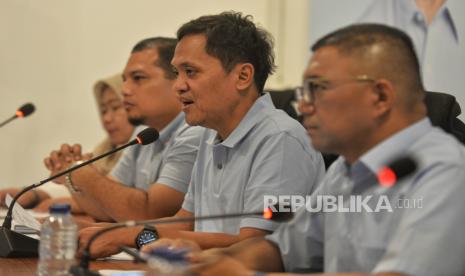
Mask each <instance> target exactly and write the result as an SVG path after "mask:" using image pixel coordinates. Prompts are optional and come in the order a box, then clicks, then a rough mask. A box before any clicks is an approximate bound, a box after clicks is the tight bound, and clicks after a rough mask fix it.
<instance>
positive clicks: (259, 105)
mask: <svg viewBox="0 0 465 276" xmlns="http://www.w3.org/2000/svg"><path fill="white" fill-rule="evenodd" d="M323 175H324V164H323V158H322V157H321V154H320V153H318V152H316V151H315V150H314V149H313V148H312V147H311V145H310V143H309V138H308V136H307V134H306V132H305V129H304V128H303V127H302V126H301V125H300V124H299V123H298V122H297V121H296V120H294V119H292V118H291V117H289V116H288V115H287V114H286V113H284V112H283V111H281V110H277V109H276V108H275V107H274V106H273V103H272V101H271V97H270V95H269V94H265V95H263V96H261V97H260V98H259V99H258V100H257V101H256V102H255V103H254V105H253V106H252V107H251V109H250V110H249V111H248V112H247V114H246V115H245V117H244V118H243V119H242V120H241V122H240V123H239V125H238V126H237V127H236V128H235V129H234V131H233V132H232V133H231V134H230V135H229V136H228V137H227V138H226V139H225V140H224V141H222V142H221V141H219V140H218V135H217V132H216V131H214V130H211V129H206V130H205V131H204V133H203V136H202V139H201V143H200V146H199V153H198V156H197V160H196V163H195V165H194V169H193V172H192V180H191V184H190V186H189V191H188V193H187V194H186V197H185V200H184V203H183V208H184V209H185V210H187V211H189V212H192V213H194V214H195V216H206V215H214V214H226V213H236V212H254V211H260V210H263V207H264V196H265V195H307V194H310V193H311V192H312V191H313V190H314V188H315V187H316V184H317V183H318V182H319V181H320V180H321V179H322V177H323ZM276 226H277V225H276V224H275V223H272V222H270V221H266V220H264V219H263V218H261V217H251V218H250V217H249V218H243V219H239V218H238V219H228V220H211V221H200V222H196V223H195V231H198V232H221V233H228V234H233V235H236V234H239V231H240V229H241V228H243V227H251V228H257V229H262V230H268V231H271V230H274V229H275V228H276Z"/></svg>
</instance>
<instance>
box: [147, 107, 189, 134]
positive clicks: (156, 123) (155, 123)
mask: <svg viewBox="0 0 465 276" xmlns="http://www.w3.org/2000/svg"><path fill="white" fill-rule="evenodd" d="M179 112H181V111H178V112H177V113H175V112H173V113H170V114H165V115H164V116H159V117H157V118H152V120H151V119H146V120H145V124H146V125H147V126H149V127H153V128H155V129H156V130H158V131H162V130H163V129H164V128H165V127H166V126H167V125H169V124H170V123H171V122H172V121H173V120H174V119H175V118H176V116H178V115H179Z"/></svg>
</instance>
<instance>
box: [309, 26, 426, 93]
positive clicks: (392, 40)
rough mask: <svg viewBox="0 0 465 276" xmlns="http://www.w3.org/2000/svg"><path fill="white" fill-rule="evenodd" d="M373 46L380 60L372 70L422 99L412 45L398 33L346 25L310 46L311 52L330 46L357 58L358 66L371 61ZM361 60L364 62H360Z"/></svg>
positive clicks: (398, 31) (420, 82)
mask: <svg viewBox="0 0 465 276" xmlns="http://www.w3.org/2000/svg"><path fill="white" fill-rule="evenodd" d="M375 45H379V46H381V47H382V49H383V51H382V52H383V53H382V55H378V56H379V58H380V59H379V60H377V61H378V64H376V67H377V68H376V70H377V71H382V72H383V73H384V74H385V75H386V77H387V76H391V77H392V78H393V79H395V80H396V81H397V82H400V81H401V82H403V83H404V84H405V88H406V89H407V90H411V92H420V93H421V96H422V97H423V94H424V88H423V84H422V80H421V73H420V64H419V62H418V57H417V55H416V53H415V49H414V45H413V43H412V40H411V39H410V37H409V36H408V35H407V34H406V33H404V32H403V31H401V30H399V29H396V28H394V27H390V26H387V25H382V24H374V23H363V24H353V25H349V26H347V27H344V28H341V29H338V30H336V31H334V32H332V33H330V34H328V35H326V36H324V37H323V38H321V39H319V40H318V41H317V42H315V44H314V45H313V46H312V51H317V50H318V49H320V48H322V47H326V46H333V47H335V48H336V49H337V50H338V51H339V52H340V53H341V54H343V55H347V56H351V57H357V58H360V62H361V63H362V62H363V61H368V59H369V58H371V57H369V56H368V54H369V53H370V49H372V47H373V46H375ZM364 56H367V57H368V58H367V59H365V60H363V57H364ZM381 61H382V62H381ZM368 62H369V61H368ZM379 63H383V64H379ZM417 95H418V93H417Z"/></svg>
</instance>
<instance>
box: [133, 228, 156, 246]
mask: <svg viewBox="0 0 465 276" xmlns="http://www.w3.org/2000/svg"><path fill="white" fill-rule="evenodd" d="M156 240H157V235H156V234H155V233H154V232H152V231H148V230H144V231H142V232H141V233H140V235H139V237H138V238H137V243H138V245H139V246H142V245H145V244H148V243H151V242H154V241H156Z"/></svg>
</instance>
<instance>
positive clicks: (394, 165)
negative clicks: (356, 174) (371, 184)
mask: <svg viewBox="0 0 465 276" xmlns="http://www.w3.org/2000/svg"><path fill="white" fill-rule="evenodd" d="M417 163H418V162H417V161H416V160H415V159H414V158H413V157H411V156H403V157H400V158H397V159H395V160H394V161H392V162H390V163H389V164H387V165H386V166H385V167H383V168H381V170H379V171H378V173H377V178H378V182H379V184H380V185H381V186H383V187H388V188H389V187H392V186H394V185H395V184H396V183H397V182H398V181H399V180H401V179H403V178H404V177H407V176H409V175H411V174H412V173H414V172H415V171H416V170H417V167H418V164H417Z"/></svg>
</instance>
